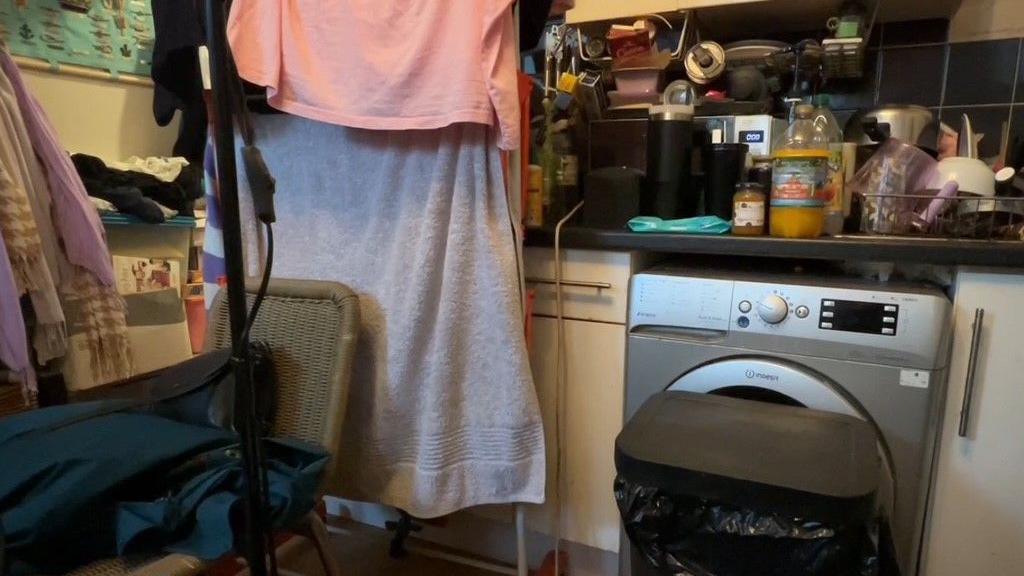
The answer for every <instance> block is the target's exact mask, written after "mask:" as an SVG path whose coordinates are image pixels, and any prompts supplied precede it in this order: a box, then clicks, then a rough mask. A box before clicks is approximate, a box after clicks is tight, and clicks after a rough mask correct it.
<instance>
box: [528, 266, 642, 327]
mask: <svg viewBox="0 0 1024 576" xmlns="http://www.w3.org/2000/svg"><path fill="white" fill-rule="evenodd" d="M523 260H524V264H525V265H524V267H525V270H526V283H527V285H528V286H529V287H530V289H532V290H533V291H534V295H535V296H534V302H533V313H534V314H536V315H539V316H555V315H556V314H557V306H556V300H555V297H556V295H557V292H556V290H555V284H554V280H555V251H554V250H552V249H551V248H527V249H526V253H525V255H524V257H523ZM640 260H641V258H640V257H639V255H637V254H636V253H635V252H612V251H603V250H563V251H562V314H563V316H564V317H565V318H572V319H573V320H592V321H595V322H611V323H616V324H623V323H625V322H626V307H627V305H628V301H629V277H630V275H631V274H632V273H633V270H634V267H633V266H634V262H639V261H640Z"/></svg>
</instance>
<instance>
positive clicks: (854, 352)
mask: <svg viewBox="0 0 1024 576" xmlns="http://www.w3.org/2000/svg"><path fill="white" fill-rule="evenodd" d="M950 318H951V304H950V301H949V299H948V298H947V297H946V295H945V294H944V293H943V292H942V291H941V290H939V289H937V288H934V287H930V286H927V285H922V284H897V283H884V284H883V283H878V282H872V281H867V280H860V279H850V278H844V277H830V276H812V275H803V274H780V275H773V274H752V273H746V272H739V271H727V270H708V269H685V268H659V269H654V270H651V271H648V272H645V273H641V274H637V275H635V276H634V277H633V280H632V286H631V292H630V307H629V337H628V344H627V369H626V399H625V419H626V420H628V419H629V418H630V417H631V416H632V415H633V413H634V412H635V411H636V410H637V409H639V408H640V406H641V405H642V404H643V402H644V401H645V400H646V399H647V398H649V397H650V396H651V395H652V394H655V393H657V392H660V391H662V390H687V391H692V392H702V393H708V394H722V395H728V396H736V397H741V398H747V399H754V400H762V401H766V402H778V403H783V404H790V405H796V406H805V407H808V408H815V409H818V410H826V411H832V412H839V413H843V414H849V415H851V416H855V417H857V418H862V419H864V420H867V421H869V422H870V423H872V424H873V425H874V427H875V428H876V431H877V433H878V437H879V438H880V442H879V451H880V453H881V457H882V462H883V466H882V468H883V470H884V472H883V478H882V479H880V486H881V488H880V498H879V500H880V506H881V507H882V510H883V512H884V513H885V515H886V516H887V517H888V519H889V522H890V525H891V530H892V538H893V546H894V548H895V554H896V558H897V562H898V563H899V565H900V568H901V573H902V574H904V575H913V574H915V573H916V568H917V561H918V554H919V550H920V547H921V535H922V526H923V521H924V515H925V510H926V505H927V502H928V490H929V487H930V483H931V471H932V465H933V456H934V452H935V450H934V443H935V441H936V438H937V429H938V425H939V419H940V414H941V408H942V402H943V398H944V397H945V394H944V388H945V382H946V367H947V361H948V354H949V340H948V339H949V335H950V333H951V330H950V321H951V319H950ZM680 417H685V415H681V416H680ZM689 441H699V440H696V439H690V440H689ZM622 550H623V554H622V556H623V557H624V558H623V562H622V563H621V565H622V566H623V568H622V572H623V573H624V574H626V573H628V568H626V566H628V563H629V559H628V550H629V549H628V546H623V547H622Z"/></svg>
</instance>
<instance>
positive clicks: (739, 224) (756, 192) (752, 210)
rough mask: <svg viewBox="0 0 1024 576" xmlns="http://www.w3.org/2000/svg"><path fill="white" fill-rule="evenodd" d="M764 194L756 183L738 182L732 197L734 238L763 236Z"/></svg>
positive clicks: (762, 189) (761, 187) (762, 188)
mask: <svg viewBox="0 0 1024 576" xmlns="http://www.w3.org/2000/svg"><path fill="white" fill-rule="evenodd" d="M764 211H765V193H764V187H763V186H761V185H760V184H758V183H757V182H740V183H739V184H737V185H736V194H735V195H733V197H732V233H733V234H734V235H736V236H761V235H763V234H764Z"/></svg>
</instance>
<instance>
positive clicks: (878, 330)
mask: <svg viewBox="0 0 1024 576" xmlns="http://www.w3.org/2000/svg"><path fill="white" fill-rule="evenodd" d="M949 309H950V304H949V300H948V299H946V298H945V296H943V295H941V293H928V292H922V293H917V292H912V291H898V290H892V291H885V290H874V289H862V288H846V287H839V286H829V285H811V284H778V283H770V282H750V281H741V280H727V279H721V278H702V277H691V276H675V275H671V274H654V273H650V274H648V273H644V274H637V275H635V276H634V277H633V286H632V292H631V294H630V317H629V324H630V328H635V327H638V326H662V327H671V328H683V329H698V330H716V331H722V332H739V333H746V334H770V335H778V336H786V337H792V338H801V339H813V340H816V341H830V342H835V343H837V344H844V345H845V344H849V345H868V346H872V347H883V348H893V349H907V350H908V351H911V352H915V353H916V352H917V350H916V349H917V348H921V349H922V351H924V350H928V349H929V347H930V346H933V345H934V342H932V341H933V340H935V339H936V338H939V337H940V335H941V334H942V333H943V327H944V326H945V325H946V324H945V323H946V321H947V319H948V316H949Z"/></svg>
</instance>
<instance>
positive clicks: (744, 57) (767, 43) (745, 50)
mask: <svg viewBox="0 0 1024 576" xmlns="http://www.w3.org/2000/svg"><path fill="white" fill-rule="evenodd" d="M788 47H789V44H786V43H785V42H779V41H777V40H741V41H739V42H731V43H729V44H726V45H725V46H723V47H722V49H723V50H724V51H725V63H726V66H727V67H728V68H730V69H731V68H738V67H740V66H759V67H762V68H764V67H766V66H768V65H769V63H770V62H769V59H768V58H769V56H771V55H772V54H775V53H776V52H779V51H780V50H785V49H786V48H788Z"/></svg>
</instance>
